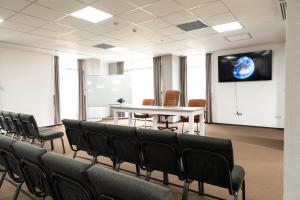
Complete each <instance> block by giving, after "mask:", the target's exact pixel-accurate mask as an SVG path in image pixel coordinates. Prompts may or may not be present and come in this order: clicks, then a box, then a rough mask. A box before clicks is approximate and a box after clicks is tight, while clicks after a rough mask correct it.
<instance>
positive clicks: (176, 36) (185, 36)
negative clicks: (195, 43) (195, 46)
mask: <svg viewBox="0 0 300 200" xmlns="http://www.w3.org/2000/svg"><path fill="white" fill-rule="evenodd" d="M168 37H169V38H171V39H173V40H183V39H191V38H194V37H193V36H191V35H188V34H187V33H179V34H174V35H168Z"/></svg>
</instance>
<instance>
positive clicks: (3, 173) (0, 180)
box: [0, 171, 7, 188]
mask: <svg viewBox="0 0 300 200" xmlns="http://www.w3.org/2000/svg"><path fill="white" fill-rule="evenodd" d="M6 173H7V172H6V171H5V172H2V174H1V178H0V188H1V186H2V184H3V181H4V178H5V176H6Z"/></svg>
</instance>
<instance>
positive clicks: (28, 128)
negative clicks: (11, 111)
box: [19, 114, 39, 139]
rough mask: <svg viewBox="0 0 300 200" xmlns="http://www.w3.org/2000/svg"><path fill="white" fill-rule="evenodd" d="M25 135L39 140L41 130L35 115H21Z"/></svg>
mask: <svg viewBox="0 0 300 200" xmlns="http://www.w3.org/2000/svg"><path fill="white" fill-rule="evenodd" d="M19 117H20V120H21V122H22V127H23V131H24V133H25V135H26V136H27V137H29V138H31V139H35V138H39V130H38V126H37V124H36V121H35V119H34V116H33V115H28V114H20V115H19Z"/></svg>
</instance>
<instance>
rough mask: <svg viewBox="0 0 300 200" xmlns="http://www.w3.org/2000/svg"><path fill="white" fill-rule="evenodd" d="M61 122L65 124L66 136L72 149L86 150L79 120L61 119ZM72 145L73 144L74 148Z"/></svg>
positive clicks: (86, 145) (87, 148)
mask: <svg viewBox="0 0 300 200" xmlns="http://www.w3.org/2000/svg"><path fill="white" fill-rule="evenodd" d="M62 123H63V124H64V126H65V129H66V134H67V138H68V141H69V144H70V146H71V148H72V150H74V151H76V150H84V151H88V150H89V147H88V142H87V138H86V136H85V135H84V133H83V130H82V127H81V122H80V121H79V120H72V119H63V120H62ZM73 146H75V147H76V149H74V148H73Z"/></svg>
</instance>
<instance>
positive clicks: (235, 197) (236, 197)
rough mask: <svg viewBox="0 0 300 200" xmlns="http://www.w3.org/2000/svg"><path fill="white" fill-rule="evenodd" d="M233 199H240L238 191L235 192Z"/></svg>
mask: <svg viewBox="0 0 300 200" xmlns="http://www.w3.org/2000/svg"><path fill="white" fill-rule="evenodd" d="M233 200H238V193H237V192H235V193H234V194H233Z"/></svg>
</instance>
